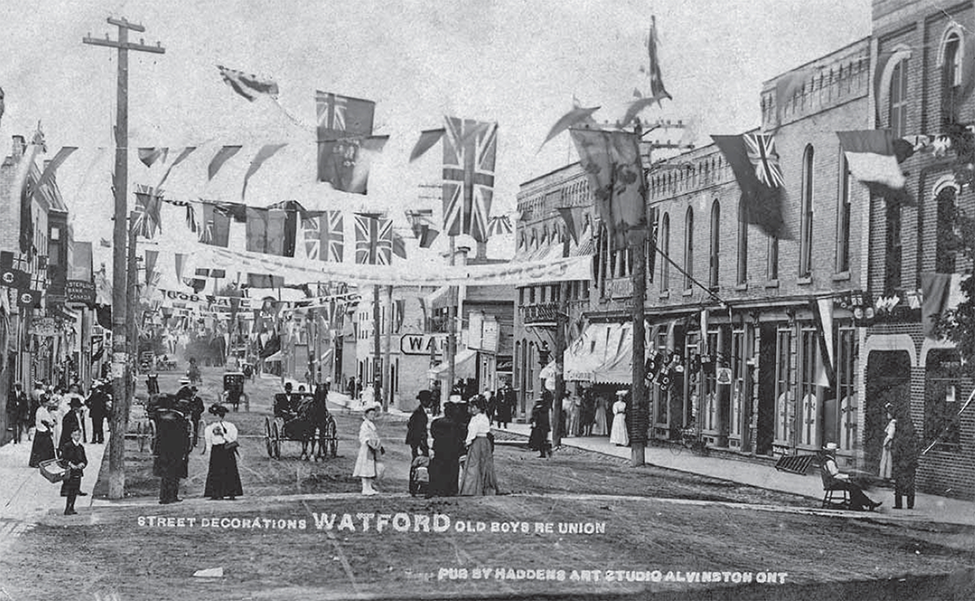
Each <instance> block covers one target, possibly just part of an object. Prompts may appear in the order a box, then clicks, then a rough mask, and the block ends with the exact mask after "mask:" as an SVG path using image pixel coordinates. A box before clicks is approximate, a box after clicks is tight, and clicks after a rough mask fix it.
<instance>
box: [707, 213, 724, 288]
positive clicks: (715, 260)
mask: <svg viewBox="0 0 975 601" xmlns="http://www.w3.org/2000/svg"><path fill="white" fill-rule="evenodd" d="M720 256H721V205H720V204H719V203H718V201H717V200H715V201H714V204H712V205H711V258H710V261H709V263H708V286H710V287H711V288H717V287H718V279H719V275H718V274H719V271H720V270H721V265H720Z"/></svg>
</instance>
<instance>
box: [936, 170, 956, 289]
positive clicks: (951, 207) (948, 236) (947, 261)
mask: <svg viewBox="0 0 975 601" xmlns="http://www.w3.org/2000/svg"><path fill="white" fill-rule="evenodd" d="M956 195H957V191H956V190H955V187H954V186H951V185H949V186H945V187H944V188H942V189H941V191H939V192H938V195H937V197H936V198H935V202H936V203H937V205H938V224H937V241H936V245H937V254H936V256H935V267H934V270H935V271H937V272H938V273H954V272H955V248H956V246H957V245H956V244H955V237H956V235H955V224H954V220H955V196H956Z"/></svg>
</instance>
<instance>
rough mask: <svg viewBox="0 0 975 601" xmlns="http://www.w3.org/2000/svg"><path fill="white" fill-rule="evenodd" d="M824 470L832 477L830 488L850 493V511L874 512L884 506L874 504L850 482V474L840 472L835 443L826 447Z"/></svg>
mask: <svg viewBox="0 0 975 601" xmlns="http://www.w3.org/2000/svg"><path fill="white" fill-rule="evenodd" d="M823 470H825V471H826V472H827V473H828V474H829V476H830V481H829V485H830V486H832V487H835V488H839V489H845V490H847V491H848V492H849V493H850V509H853V510H855V511H873V510H874V509H876V508H877V507H880V506H881V505H882V504H883V503H882V502H881V501H876V502H874V501H873V500H871V499H870V497H868V496H867V495H866V494H865V493H864V492H863V489H862V488H860V486H859V485H857V484H856V483H855V482H852V481H851V480H850V475H849V474H844V473H842V472H840V468H839V467H837V465H836V443H835V442H829V443H826V447H825V448H824V449H823Z"/></svg>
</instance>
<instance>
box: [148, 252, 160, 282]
mask: <svg viewBox="0 0 975 601" xmlns="http://www.w3.org/2000/svg"><path fill="white" fill-rule="evenodd" d="M158 258H159V251H158V250H149V249H146V284H149V283H150V282H152V275H153V273H154V272H155V270H156V259H158Z"/></svg>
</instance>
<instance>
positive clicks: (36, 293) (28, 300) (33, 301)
mask: <svg viewBox="0 0 975 601" xmlns="http://www.w3.org/2000/svg"><path fill="white" fill-rule="evenodd" d="M40 303H41V291H40V290H21V291H20V294H18V295H17V304H18V305H19V306H20V307H21V308H23V309H32V308H35V307H37V306H38V305H40Z"/></svg>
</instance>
